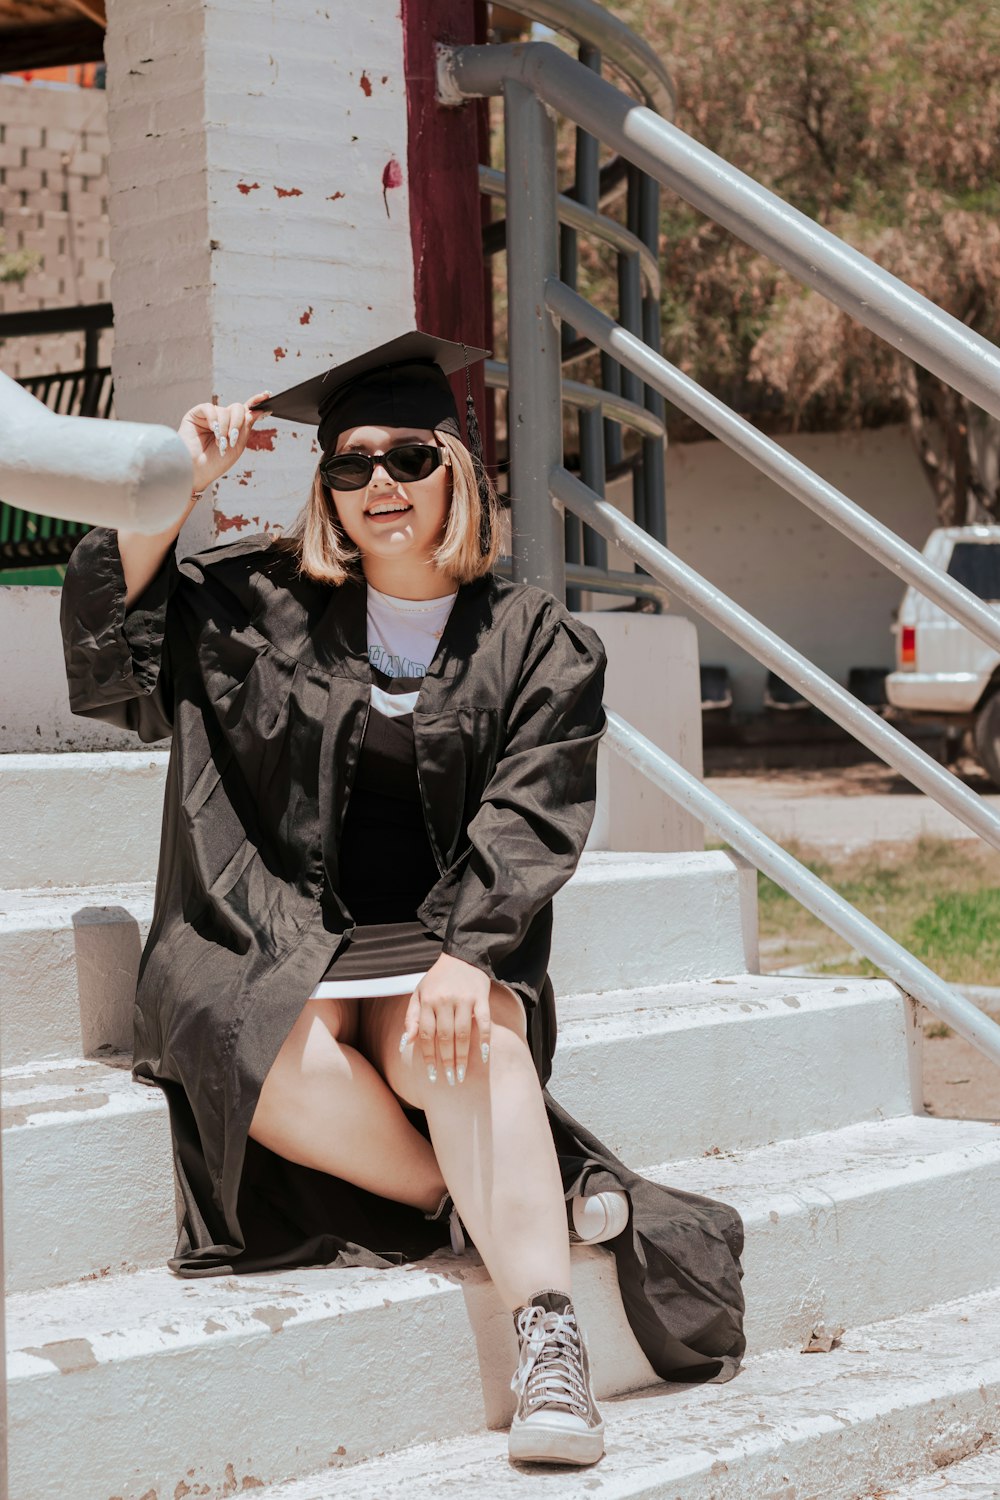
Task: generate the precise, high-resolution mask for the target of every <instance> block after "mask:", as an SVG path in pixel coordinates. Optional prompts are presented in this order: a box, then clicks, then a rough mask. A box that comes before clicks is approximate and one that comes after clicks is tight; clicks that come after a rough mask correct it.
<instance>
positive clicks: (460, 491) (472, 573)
mask: <svg viewBox="0 0 1000 1500" xmlns="http://www.w3.org/2000/svg"><path fill="white" fill-rule="evenodd" d="M434 436H435V438H436V439H437V442H438V444H439V445H440V447H442V448H444V449H445V450H446V452H447V453H449V454H450V456H451V501H450V504H449V507H448V519H447V521H446V523H445V529H444V536H443V537H442V538H441V541H440V543H439V544H438V546H437V548H436V550H435V552H434V554H433V561H434V563H435V565H436V566H437V567H438V568H440V569H441V571H442V572H443V573H446V574H447V575H448V576H449V577H450V578H453V579H454V580H455V581H456V583H471V582H472V581H473V579H475V578H482V577H483V576H484V575H485V574H486V573H488V572H489V571H490V569H491V568H492V567H493V564H494V563H495V562H496V559H497V556H498V554H499V552H500V540H501V531H500V520H501V512H500V502H499V500H498V499H497V493H496V490H495V489H494V487H493V485H492V483H491V482H490V480H489V478H488V476H486V484H487V485H488V486H489V496H488V507H489V509H488V514H489V547H488V549H487V551H486V553H485V555H484V554H483V552H482V550H481V549H480V544H479V523H480V516H481V506H482V502H481V501H480V497H479V487H478V485H477V483H476V468H475V464H474V463H473V459H472V454H471V453H470V452H469V450H468V448H466V446H465V444H464V443H462V442H460V441H459V439H458V438H456V437H453V436H452V435H451V433H450V432H442V431H440V430H439V429H435V432H434ZM271 545H272V547H277V548H280V549H281V550H282V551H286V552H291V553H293V554H294V555H295V556H296V557H297V558H298V564H299V572H300V573H301V574H302V575H303V576H304V577H306V578H312V579H313V580H315V582H317V583H333V584H341V583H346V582H347V580H348V579H349V578H357V577H359V576H360V575H361V553H360V551H359V550H358V548H357V547H356V546H355V545H354V543H353V542H352V541H351V540H350V538H349V537H348V536H347V533H346V532H345V531H344V529H343V527H342V526H341V524H340V522H339V520H338V519H337V512H336V508H335V505H334V502H333V499H332V498H331V495H330V491H329V490H328V489H327V487H326V485H325V484H324V483H323V481H322V479H321V478H320V473H319V469H318V468H317V470H316V474H315V477H314V479H313V484H312V490H311V492H310V495H309V499H308V500H307V501H306V504H305V506H304V507H303V509H302V511H301V512H300V513H299V515H298V516H297V517H296V519H295V521H294V522H293V523H292V525H291V526H290V527H289V529H288V530H287V531H286V532H284V533H282V535H280V536H275V537H273V538H272V541H271Z"/></svg>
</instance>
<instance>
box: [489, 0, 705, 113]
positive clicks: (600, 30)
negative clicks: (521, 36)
mask: <svg viewBox="0 0 1000 1500" xmlns="http://www.w3.org/2000/svg"><path fill="white" fill-rule="evenodd" d="M517 11H518V14H519V15H522V16H527V17H528V20H529V21H540V22H541V23H542V25H543V26H550V27H551V28H552V30H553V31H559V32H561V33H562V34H563V35H564V36H569V37H572V38H573V40H574V41H577V42H584V43H586V44H587V45H588V46H591V47H596V48H598V50H599V51H600V52H602V53H603V54H604V56H605V57H606V58H607V60H608V62H609V63H611V64H612V66H613V67H614V68H615V69H616V71H617V72H619V73H621V74H623V76H624V77H626V78H627V79H628V80H629V81H630V82H631V83H634V84H635V86H636V88H637V89H638V90H639V92H640V93H641V94H642V96H643V98H644V99H645V101H646V103H647V104H648V105H649V106H650V107H651V108H652V109H655V110H656V112H657V114H661V115H666V116H668V117H669V116H671V115H672V114H673V112H674V110H675V109H676V107H677V91H676V89H675V87H674V80H673V79H672V78H671V76H670V73H669V71H668V70H667V68H666V67H665V66H664V64H663V62H662V61H661V59H660V58H659V57H658V56H657V54H656V53H655V52H654V51H653V49H652V47H651V46H650V45H649V43H648V42H646V41H644V40H643V38H642V37H640V36H636V34H635V32H634V31H632V30H631V29H630V28H629V27H628V26H626V25H625V23H624V21H619V20H618V18H617V16H613V15H612V14H611V13H610V11H607V10H605V9H604V7H603V6H602V5H596V4H595V3H594V0H524V3H523V4H521V3H520V0H518V6H517Z"/></svg>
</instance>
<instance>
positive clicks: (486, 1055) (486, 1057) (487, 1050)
mask: <svg viewBox="0 0 1000 1500" xmlns="http://www.w3.org/2000/svg"><path fill="white" fill-rule="evenodd" d="M479 1050H480V1052H481V1053H482V1054H483V1062H484V1063H488V1062H489V1060H490V1044H489V1042H483V1044H482V1046H481V1047H480V1049H479Z"/></svg>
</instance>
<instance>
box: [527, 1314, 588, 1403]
mask: <svg viewBox="0 0 1000 1500" xmlns="http://www.w3.org/2000/svg"><path fill="white" fill-rule="evenodd" d="M517 1331H518V1333H519V1334H520V1335H521V1339H522V1344H521V1360H520V1363H519V1365H518V1368H517V1371H516V1373H515V1375H514V1378H513V1380H512V1381H511V1383H510V1388H511V1390H512V1391H515V1392H516V1393H517V1395H518V1396H520V1395H522V1394H523V1395H524V1397H525V1401H526V1403H527V1405H528V1406H529V1407H535V1406H543V1405H547V1404H549V1403H554V1404H555V1405H557V1406H568V1407H569V1408H570V1410H571V1411H573V1412H576V1413H577V1414H578V1415H580V1416H581V1417H585V1416H586V1415H587V1413H588V1411H589V1410H590V1402H589V1401H588V1399H587V1390H586V1387H585V1384H584V1374H583V1360H582V1357H581V1349H580V1332H579V1329H578V1328H577V1323H576V1317H575V1316H574V1314H573V1313H571V1312H565V1313H558V1312H546V1311H545V1309H544V1308H543V1307H535V1306H530V1307H526V1308H524V1309H523V1311H522V1312H520V1313H519V1314H518V1318H517Z"/></svg>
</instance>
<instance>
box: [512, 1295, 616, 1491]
mask: <svg viewBox="0 0 1000 1500" xmlns="http://www.w3.org/2000/svg"><path fill="white" fill-rule="evenodd" d="M514 1327H515V1328H516V1329H517V1338H518V1345H519V1349H520V1361H519V1363H518V1367H517V1371H516V1373H515V1375H514V1378H513V1380H512V1381H511V1383H510V1387H511V1390H512V1391H515V1392H516V1393H517V1398H518V1401H517V1411H516V1412H515V1413H514V1420H513V1422H512V1424H511V1429H510V1438H509V1442H508V1453H509V1455H510V1457H511V1458H512V1459H515V1460H517V1461H519V1462H521V1463H525V1462H527V1463H549V1464H560V1463H561V1464H593V1463H596V1462H597V1460H598V1459H599V1458H600V1457H601V1455H602V1454H603V1452H604V1422H603V1421H602V1419H601V1414H600V1412H599V1411H598V1410H597V1404H596V1402H595V1401H594V1393H593V1391H592V1390H591V1388H590V1360H589V1358H588V1355H587V1346H586V1344H585V1343H584V1341H583V1335H582V1334H581V1332H580V1329H579V1327H578V1326H577V1321H576V1313H575V1312H574V1311H573V1303H572V1302H571V1301H570V1299H569V1297H567V1296H566V1294H565V1292H556V1291H551V1290H548V1291H543V1292H536V1293H535V1295H534V1297H532V1299H531V1301H530V1302H529V1303H528V1305H527V1306H526V1307H519V1308H518V1309H517V1311H516V1312H515V1314H514Z"/></svg>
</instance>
